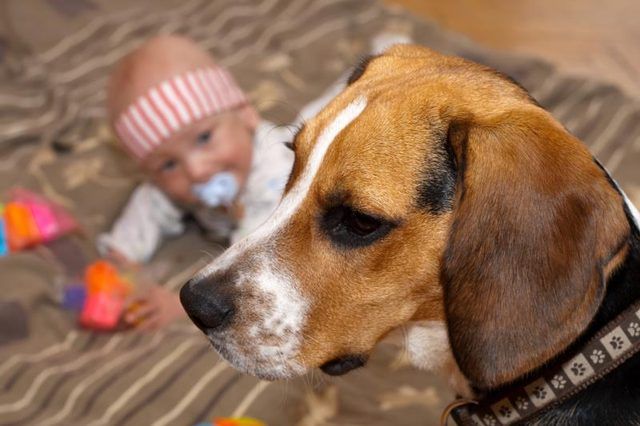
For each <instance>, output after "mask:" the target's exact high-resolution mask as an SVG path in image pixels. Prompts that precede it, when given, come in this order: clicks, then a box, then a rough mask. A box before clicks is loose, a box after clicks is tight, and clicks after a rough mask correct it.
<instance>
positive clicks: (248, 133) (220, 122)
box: [141, 111, 253, 206]
mask: <svg viewBox="0 0 640 426" xmlns="http://www.w3.org/2000/svg"><path fill="white" fill-rule="evenodd" d="M252 140H253V131H252V130H251V129H250V128H249V127H248V126H247V125H246V124H245V121H243V119H242V118H241V117H240V115H239V114H238V113H237V112H235V111H229V112H224V113H220V114H218V115H215V116H212V117H208V118H204V119H202V120H200V121H198V122H196V123H194V124H192V125H191V126H188V127H186V128H184V129H183V130H181V131H180V132H178V133H176V134H175V135H173V136H172V137H171V138H170V139H169V140H167V141H166V142H164V143H163V144H162V145H160V146H159V147H158V148H156V149H155V150H154V151H153V152H151V153H150V154H149V155H148V156H147V157H146V158H145V159H144V160H143V161H142V163H141V165H142V168H143V169H144V171H145V172H146V173H147V175H149V176H150V177H151V179H152V181H153V182H154V183H155V184H156V185H157V186H158V187H159V188H160V189H161V190H163V191H164V192H165V193H166V194H167V195H169V197H171V198H172V199H174V200H175V201H177V202H179V203H182V204H186V205H191V206H197V205H199V204H201V202H200V201H199V200H198V199H197V198H196V196H195V195H194V194H193V186H194V185H196V184H198V183H205V182H207V181H208V180H209V179H210V178H211V177H212V176H213V175H214V174H216V173H220V172H223V171H226V172H230V173H232V174H233V175H234V176H235V177H236V179H237V181H238V184H239V186H240V188H244V186H245V184H246V181H247V177H248V175H249V170H250V167H251V156H252V146H253V143H252Z"/></svg>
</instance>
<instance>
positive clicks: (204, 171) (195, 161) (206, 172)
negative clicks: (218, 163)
mask: <svg viewBox="0 0 640 426" xmlns="http://www.w3.org/2000/svg"><path fill="white" fill-rule="evenodd" d="M186 169H187V174H188V175H189V178H190V179H191V181H192V182H195V183H202V182H206V181H207V180H209V178H210V177H211V176H212V175H213V174H214V172H215V170H213V167H212V165H211V163H209V162H207V161H205V160H204V159H203V158H189V159H188V160H187V164H186Z"/></svg>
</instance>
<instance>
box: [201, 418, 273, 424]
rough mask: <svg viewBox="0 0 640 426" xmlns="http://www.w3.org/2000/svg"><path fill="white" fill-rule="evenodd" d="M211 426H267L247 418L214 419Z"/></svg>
mask: <svg viewBox="0 0 640 426" xmlns="http://www.w3.org/2000/svg"><path fill="white" fill-rule="evenodd" d="M213 426H267V425H265V424H264V423H262V422H261V421H260V420H256V419H252V418H249V417H233V418H231V417H216V418H215V419H213Z"/></svg>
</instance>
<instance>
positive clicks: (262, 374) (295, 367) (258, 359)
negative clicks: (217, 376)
mask: <svg viewBox="0 0 640 426" xmlns="http://www.w3.org/2000/svg"><path fill="white" fill-rule="evenodd" d="M209 341H210V342H211V345H212V346H213V348H214V349H215V350H216V352H218V354H219V355H220V356H221V357H222V358H224V359H225V360H226V361H227V362H229V364H231V365H232V366H233V367H234V368H235V369H236V370H238V371H240V372H242V373H245V374H249V375H251V376H255V377H257V378H259V379H262V380H269V381H275V380H283V379H291V378H294V377H298V376H302V375H303V374H305V373H306V372H307V369H306V368H304V367H303V366H302V365H301V364H300V363H299V362H298V361H296V360H295V359H291V358H287V357H285V356H284V354H282V353H281V352H280V351H279V350H278V349H277V348H273V351H269V352H271V353H272V355H271V356H267V355H266V354H264V355H265V356H254V355H255V353H254V354H251V356H249V355H247V354H245V353H243V352H245V351H241V350H238V349H237V348H236V347H235V344H233V343H229V342H226V343H221V342H220V341H219V340H218V339H214V338H211V337H209Z"/></svg>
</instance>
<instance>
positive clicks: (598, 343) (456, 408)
mask: <svg viewBox="0 0 640 426" xmlns="http://www.w3.org/2000/svg"><path fill="white" fill-rule="evenodd" d="M639 351H640V301H638V302H636V303H634V304H633V305H632V306H631V307H629V308H628V309H627V310H625V311H624V312H623V313H621V314H620V315H619V316H617V317H616V318H615V319H614V320H613V321H611V322H609V323H608V324H607V325H606V326H605V327H604V328H602V329H601V330H600V331H599V332H598V333H597V334H596V335H595V336H594V337H593V338H591V339H590V340H589V341H587V343H585V344H584V345H582V346H581V347H580V348H579V350H578V351H577V352H576V354H575V355H574V356H573V357H572V358H571V359H569V360H568V361H567V362H565V363H563V364H561V365H557V366H554V367H553V368H551V369H549V370H547V371H545V372H543V373H542V374H541V375H539V376H538V377H536V378H534V379H533V380H531V381H528V382H527V384H526V385H523V386H515V387H511V388H509V389H508V390H505V391H503V392H499V393H498V394H495V395H489V396H488V397H487V398H484V399H482V400H480V401H473V400H462V399H461V400H456V401H454V402H452V403H451V404H450V405H449V406H448V407H447V409H445V411H444V412H443V415H442V417H441V424H442V425H446V424H447V420H448V418H449V417H451V418H452V419H453V421H454V422H455V424H456V425H458V426H498V425H511V424H518V423H520V422H523V421H525V420H531V419H532V418H534V417H535V416H538V415H540V414H542V413H543V412H545V411H546V410H548V409H550V408H552V407H554V406H556V405H558V404H560V403H561V402H563V401H565V400H567V399H568V398H570V397H572V396H574V395H576V394H577V393H579V392H580V391H582V390H583V389H585V388H587V387H588V386H589V385H591V384H593V383H595V382H597V381H598V380H600V379H601V378H603V377H604V376H606V375H607V374H608V373H609V372H611V371H612V370H614V369H615V368H617V367H618V366H619V365H621V364H622V363H624V362H625V361H626V360H628V359H629V358H631V357H632V356H633V355H635V354H636V353H638V352H639Z"/></svg>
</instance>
